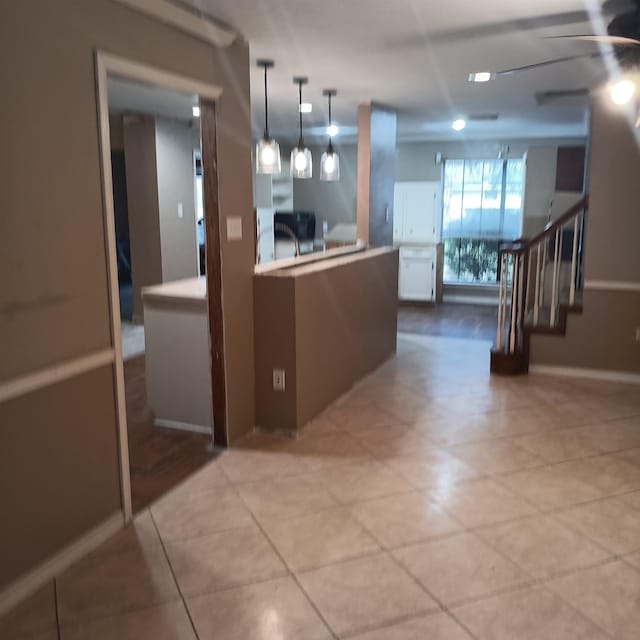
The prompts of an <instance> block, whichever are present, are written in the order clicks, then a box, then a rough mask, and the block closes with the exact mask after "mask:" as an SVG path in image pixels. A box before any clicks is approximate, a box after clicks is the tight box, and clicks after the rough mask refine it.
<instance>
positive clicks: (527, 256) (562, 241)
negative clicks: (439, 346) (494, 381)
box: [491, 196, 589, 375]
mask: <svg viewBox="0 0 640 640" xmlns="http://www.w3.org/2000/svg"><path fill="white" fill-rule="evenodd" d="M588 205H589V201H588V197H587V196H585V197H584V198H583V199H582V200H580V202H578V203H576V204H575V205H574V206H573V207H571V208H570V209H569V210H568V211H566V212H565V213H564V214H562V215H561V216H560V217H558V218H557V219H556V220H554V221H553V222H551V223H549V224H548V225H547V226H546V227H545V229H544V231H542V232H541V233H540V234H538V235H537V236H535V237H534V238H532V239H530V240H520V241H518V242H514V243H511V244H508V245H505V246H503V247H502V248H501V250H500V262H499V268H498V271H499V274H500V279H499V280H500V287H499V295H498V328H497V333H496V343H495V346H494V348H493V349H492V350H491V372H492V373H500V374H509V375H514V374H518V373H525V372H527V371H528V369H529V341H530V336H531V334H533V333H545V334H556V335H565V332H566V327H567V316H568V315H569V314H570V313H581V312H582V281H583V274H582V262H583V260H582V258H583V246H584V228H585V217H586V214H587V209H588Z"/></svg>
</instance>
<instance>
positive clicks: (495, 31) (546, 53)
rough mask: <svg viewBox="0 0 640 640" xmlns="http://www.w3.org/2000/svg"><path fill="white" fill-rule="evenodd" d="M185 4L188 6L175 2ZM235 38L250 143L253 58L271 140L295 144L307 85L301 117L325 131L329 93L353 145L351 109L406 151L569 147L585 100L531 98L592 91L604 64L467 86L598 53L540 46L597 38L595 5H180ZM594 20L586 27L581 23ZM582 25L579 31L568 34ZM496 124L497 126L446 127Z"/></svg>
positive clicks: (581, 0)
mask: <svg viewBox="0 0 640 640" xmlns="http://www.w3.org/2000/svg"><path fill="white" fill-rule="evenodd" d="M181 1H184V0H181ZM186 1H187V2H188V3H189V4H192V5H193V6H195V7H197V8H198V9H200V10H202V11H205V12H207V13H208V14H210V15H213V16H216V17H217V18H219V19H220V20H221V21H223V22H225V23H227V24H228V25H230V26H232V27H233V28H235V29H236V30H237V31H238V32H240V33H241V34H243V36H244V37H245V38H246V40H247V41H248V42H249V45H250V53H251V61H252V65H253V67H252V72H251V87H252V107H253V108H252V112H253V118H254V129H255V132H256V134H258V135H259V134H260V133H261V129H262V122H263V111H264V107H263V97H262V93H263V88H262V83H263V77H262V70H261V69H258V68H256V67H255V60H256V59H257V58H260V57H267V58H273V59H274V60H275V62H276V67H275V69H273V70H272V71H271V73H270V80H269V86H270V121H271V129H272V133H273V134H274V135H276V136H280V137H283V136H284V137H286V138H294V137H295V136H296V133H295V131H296V125H297V120H296V118H297V87H296V86H295V85H294V84H293V82H292V77H293V76H294V75H306V76H308V77H309V85H308V86H307V87H305V90H304V99H305V101H307V100H308V101H310V102H312V103H313V113H312V114H311V115H310V116H305V121H306V123H307V124H308V126H309V127H311V128H313V127H315V128H316V129H315V130H317V131H318V132H321V131H323V129H324V125H325V124H326V110H327V109H326V102H325V99H324V98H323V97H322V89H323V88H326V87H335V88H336V89H338V96H337V98H336V100H335V109H334V113H335V119H336V120H337V121H338V123H339V124H340V125H341V127H342V131H343V133H344V132H347V133H349V132H350V133H355V125H356V109H357V105H358V104H359V103H361V102H366V101H370V100H373V101H376V102H379V103H382V104H384V105H388V106H389V107H392V108H394V109H396V110H397V112H398V133H399V137H400V138H401V139H402V138H405V139H439V140H442V139H450V138H463V139H471V138H485V139H486V138H494V139H495V138H508V137H518V138H523V137H561V136H567V137H574V136H580V135H585V134H586V130H587V119H586V102H587V99H586V98H584V97H583V98H571V99H562V100H558V101H552V102H550V103H547V104H544V105H538V103H537V101H536V99H535V94H536V92H545V91H550V90H560V89H562V90H565V89H582V88H593V87H595V86H597V85H598V84H599V83H602V82H603V81H604V79H606V77H607V72H606V68H605V65H604V63H603V61H602V59H598V58H586V59H582V60H576V61H571V62H565V63H562V64H557V65H554V66H550V67H545V68H542V69H537V70H531V71H526V72H522V73H519V74H515V75H511V76H503V77H499V78H497V79H495V80H493V81H491V82H489V83H486V84H473V83H469V82H468V81H467V77H468V75H469V73H470V72H472V71H486V70H491V71H496V70H502V69H506V68H510V67H516V66H521V65H527V64H531V63H534V62H540V61H544V60H549V59H551V58H555V57H562V56H570V55H575V54H579V53H589V52H597V51H598V48H597V47H598V45H597V44H594V43H589V42H576V41H566V40H565V41H558V40H545V39H543V36H548V35H558V34H571V33H574V34H575V33H605V28H606V27H605V25H606V19H605V20H604V21H603V20H602V18H601V16H600V5H599V3H598V2H597V0H535V2H534V1H532V0H530V1H529V2H522V1H519V2H514V0H484V1H483V2H475V1H474V0H447V1H446V2H436V1H434V0H186ZM589 15H591V20H589ZM576 20H578V22H576ZM488 113H494V114H495V113H498V114H499V118H498V119H497V120H496V121H479V122H469V124H468V126H467V129H466V130H465V131H464V132H463V133H462V134H460V133H455V132H453V131H452V130H451V127H450V123H451V121H452V120H453V119H454V118H457V117H466V118H468V117H469V116H470V115H473V114H488Z"/></svg>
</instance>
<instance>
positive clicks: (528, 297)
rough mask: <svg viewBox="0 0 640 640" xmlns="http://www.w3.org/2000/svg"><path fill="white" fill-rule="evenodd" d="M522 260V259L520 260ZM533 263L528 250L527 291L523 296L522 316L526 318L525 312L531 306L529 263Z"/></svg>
mask: <svg viewBox="0 0 640 640" xmlns="http://www.w3.org/2000/svg"><path fill="white" fill-rule="evenodd" d="M522 259H523V260H524V257H523V258H522ZM532 262H533V260H532V255H531V249H529V251H528V253H527V291H526V293H525V296H524V315H525V316H526V314H527V311H528V310H529V307H530V306H531V304H530V303H531V263H532Z"/></svg>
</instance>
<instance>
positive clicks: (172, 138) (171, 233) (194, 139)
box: [156, 118, 200, 282]
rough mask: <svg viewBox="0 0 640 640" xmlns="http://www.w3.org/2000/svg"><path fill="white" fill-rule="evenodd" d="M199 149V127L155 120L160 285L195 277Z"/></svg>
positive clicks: (196, 272) (196, 264)
mask: <svg viewBox="0 0 640 640" xmlns="http://www.w3.org/2000/svg"><path fill="white" fill-rule="evenodd" d="M199 148H200V135H199V127H197V126H194V125H193V124H192V123H186V122H179V121H175V120H167V119H165V118H156V164H157V167H158V210H159V215H160V242H161V245H162V281H163V282H172V281H173V280H182V279H183V278H192V277H195V276H197V275H198V239H197V235H196V203H195V186H194V164H193V152H194V149H199ZM178 203H181V204H182V218H180V217H179V216H178Z"/></svg>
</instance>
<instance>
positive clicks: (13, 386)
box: [0, 349, 115, 402]
mask: <svg viewBox="0 0 640 640" xmlns="http://www.w3.org/2000/svg"><path fill="white" fill-rule="evenodd" d="M114 360H115V353H114V350H113V349H104V350H103V351H97V352H96V353H92V354H91V355H88V356H83V357H80V358H74V359H73V360H67V361H66V362H61V363H58V364H54V365H53V366H51V367H47V368H46V369H41V370H40V371H35V372H33V373H27V374H26V375H24V376H20V377H19V378H14V379H13V380H8V381H6V382H1V383H0V402H6V401H7V400H11V399H13V398H18V397H20V396H24V395H27V394H28V393H32V392H33V391H37V390H38V389H42V388H43V387H49V386H51V385H52V384H56V383H58V382H63V381H64V380H68V379H69V378H74V377H75V376H79V375H82V374H83V373H88V372H89V371H93V370H94V369H99V368H100V367H104V366H105V365H107V364H111V363H113V362H114Z"/></svg>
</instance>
